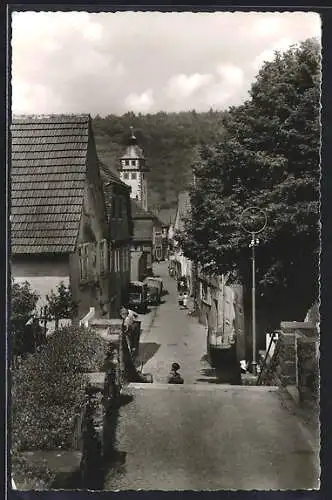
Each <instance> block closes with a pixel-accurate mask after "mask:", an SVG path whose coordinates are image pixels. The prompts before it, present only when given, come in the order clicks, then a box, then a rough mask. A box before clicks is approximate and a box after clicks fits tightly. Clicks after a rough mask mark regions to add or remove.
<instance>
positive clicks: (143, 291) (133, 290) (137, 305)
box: [128, 281, 148, 313]
mask: <svg viewBox="0 0 332 500" xmlns="http://www.w3.org/2000/svg"><path fill="white" fill-rule="evenodd" d="M147 291H148V287H147V284H146V283H144V282H142V281H131V282H130V283H129V289H128V306H129V307H130V308H131V309H133V310H134V311H138V312H142V313H146V311H147V306H148V297H147Z"/></svg>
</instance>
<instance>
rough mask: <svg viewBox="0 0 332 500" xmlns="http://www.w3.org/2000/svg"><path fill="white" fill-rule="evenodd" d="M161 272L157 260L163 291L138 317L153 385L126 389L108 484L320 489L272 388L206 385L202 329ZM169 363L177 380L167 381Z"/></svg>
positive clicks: (312, 459)
mask: <svg viewBox="0 0 332 500" xmlns="http://www.w3.org/2000/svg"><path fill="white" fill-rule="evenodd" d="M166 271H167V264H165V263H163V264H161V265H158V266H156V267H155V274H159V275H160V276H162V278H163V280H164V283H165V287H166V289H167V291H168V294H167V295H165V296H164V298H163V303H162V304H161V305H160V306H159V307H157V308H155V307H153V308H151V311H150V312H149V313H148V314H147V315H145V316H142V328H143V333H142V337H141V342H142V344H141V362H142V363H143V364H144V369H143V371H144V372H149V373H152V375H153V378H154V383H153V384H130V386H129V387H128V389H127V390H126V393H127V400H126V404H123V406H122V407H121V408H120V409H119V413H118V417H117V429H116V439H115V446H116V450H117V452H118V455H119V456H121V460H119V461H118V462H116V463H113V464H112V466H110V467H109V470H108V472H107V474H106V477H105V485H104V489H106V490H128V489H135V490H137V489H143V490H151V489H152V490H153V489H154V490H163V489H164V490H177V489H178V490H184V489H191V490H195V489H196V490H205V489H210V490H222V489H247V490H248V489H249V490H250V489H260V490H262V489H263V490H264V489H306V488H317V487H318V486H319V483H318V478H319V466H318V455H317V449H318V448H317V444H315V443H313V442H312V440H310V438H309V437H308V434H307V433H306V431H305V429H304V428H303V426H302V424H301V423H300V421H299V420H298V419H297V417H296V416H295V415H294V414H293V413H292V412H291V411H289V408H287V407H286V405H284V404H283V399H282V395H281V393H280V391H279V390H278V389H277V388H275V387H264V386H260V387H255V386H253V387H247V386H232V385H229V384H223V385H217V384H213V383H209V382H211V381H212V380H211V377H210V376H209V365H208V363H207V361H206V359H205V352H206V348H205V347H206V345H205V342H206V339H205V332H204V327H202V326H201V325H199V324H198V322H197V319H196V318H191V317H190V316H188V311H186V310H179V308H178V305H177V301H176V283H175V281H174V280H171V279H170V278H169V277H168V275H167V274H166ZM173 361H177V362H178V363H179V364H180V365H181V370H180V371H181V374H182V375H183V377H184V380H185V383H184V385H183V386H169V385H166V384H165V382H166V379H167V375H168V373H169V369H170V364H171V363H172V362H173ZM210 371H211V370H210Z"/></svg>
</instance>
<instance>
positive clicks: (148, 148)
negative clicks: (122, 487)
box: [93, 109, 225, 212]
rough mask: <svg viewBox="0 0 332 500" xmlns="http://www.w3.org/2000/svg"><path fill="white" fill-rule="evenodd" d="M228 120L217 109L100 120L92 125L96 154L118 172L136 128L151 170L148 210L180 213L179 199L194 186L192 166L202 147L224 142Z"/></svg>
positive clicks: (112, 116)
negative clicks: (177, 208)
mask: <svg viewBox="0 0 332 500" xmlns="http://www.w3.org/2000/svg"><path fill="white" fill-rule="evenodd" d="M224 116H225V112H221V111H213V110H212V109H211V110H210V111H208V112H205V113H198V112H196V111H187V112H180V113H165V112H159V113H156V114H147V115H143V114H138V115H136V114H135V113H133V112H129V113H126V114H124V115H122V116H116V115H108V116H106V117H104V118H102V117H100V116H98V115H97V116H96V117H95V118H94V119H93V129H94V134H95V140H96V147H97V152H98V155H99V157H100V159H101V161H103V162H104V163H105V164H106V165H107V166H109V167H110V168H111V169H112V170H113V171H116V170H117V167H118V165H119V158H120V157H121V155H122V154H123V153H124V149H125V148H126V146H127V144H128V140H129V138H130V126H133V127H134V130H135V135H136V137H137V141H138V144H139V145H140V146H141V147H142V148H143V150H144V153H145V155H146V158H147V162H148V165H149V168H150V171H149V172H148V204H149V208H150V209H151V210H154V211H156V212H159V210H165V209H171V208H175V207H176V203H177V195H178V193H179V192H180V191H182V190H184V189H186V188H188V187H189V185H190V183H191V181H192V165H193V163H194V160H195V155H197V154H198V149H199V147H200V146H202V145H204V144H215V143H218V142H219V139H220V137H221V134H222V130H223V125H222V119H223V117H224Z"/></svg>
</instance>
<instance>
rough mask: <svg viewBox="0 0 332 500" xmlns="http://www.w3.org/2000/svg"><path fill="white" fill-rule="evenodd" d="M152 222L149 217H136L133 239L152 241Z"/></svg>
mask: <svg viewBox="0 0 332 500" xmlns="http://www.w3.org/2000/svg"><path fill="white" fill-rule="evenodd" d="M152 238H153V235H152V222H151V220H149V219H136V220H134V226H133V241H134V242H135V241H150V242H152Z"/></svg>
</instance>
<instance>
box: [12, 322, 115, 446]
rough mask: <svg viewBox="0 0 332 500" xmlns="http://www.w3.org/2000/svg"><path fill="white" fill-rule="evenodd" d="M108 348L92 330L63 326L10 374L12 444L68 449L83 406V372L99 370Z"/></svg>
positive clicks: (84, 377)
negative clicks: (76, 420)
mask: <svg viewBox="0 0 332 500" xmlns="http://www.w3.org/2000/svg"><path fill="white" fill-rule="evenodd" d="M106 348H107V343H106V342H105V341H103V339H100V337H98V336H97V334H96V333H95V332H94V331H92V330H88V329H84V328H77V327H66V328H62V329H61V330H59V331H58V332H56V333H55V334H54V335H53V336H52V337H51V338H50V339H49V340H48V342H47V344H46V345H45V346H42V347H41V348H40V349H39V350H38V351H37V352H35V353H34V354H31V355H29V356H28V357H27V358H26V359H25V360H24V361H22V363H21V365H20V366H19V368H18V369H17V370H14V371H13V377H12V439H13V443H14V444H15V446H16V447H17V449H19V450H29V449H48V450H51V449H56V448H62V449H70V448H71V441H72V435H73V430H74V425H75V418H76V416H77V415H78V414H79V413H80V412H81V409H82V405H83V404H84V402H85V389H86V385H87V377H86V375H85V373H86V372H89V371H98V370H100V369H101V368H102V365H103V362H104V360H105V353H106Z"/></svg>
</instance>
